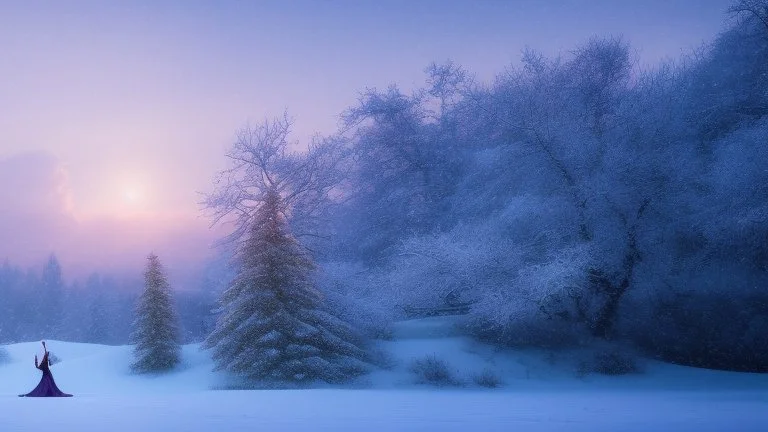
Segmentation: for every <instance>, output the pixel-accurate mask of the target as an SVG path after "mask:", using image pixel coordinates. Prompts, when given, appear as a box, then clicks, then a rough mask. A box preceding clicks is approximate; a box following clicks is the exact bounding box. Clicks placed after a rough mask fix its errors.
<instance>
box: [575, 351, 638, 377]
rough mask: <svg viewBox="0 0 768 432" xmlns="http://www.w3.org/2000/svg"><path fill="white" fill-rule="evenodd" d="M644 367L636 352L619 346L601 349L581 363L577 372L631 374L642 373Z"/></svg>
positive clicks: (613, 374)
mask: <svg viewBox="0 0 768 432" xmlns="http://www.w3.org/2000/svg"><path fill="white" fill-rule="evenodd" d="M641 372H642V368H641V367H640V365H639V364H638V362H637V358H636V357H635V355H634V354H632V353H630V352H627V351H624V350H620V349H618V348H607V349H600V350H598V351H596V352H594V353H593V355H592V357H591V358H589V359H588V360H583V361H581V362H580V363H579V367H578V370H577V373H578V375H579V376H584V375H587V374H590V373H597V374H601V375H610V376H618V375H629V374H635V373H641Z"/></svg>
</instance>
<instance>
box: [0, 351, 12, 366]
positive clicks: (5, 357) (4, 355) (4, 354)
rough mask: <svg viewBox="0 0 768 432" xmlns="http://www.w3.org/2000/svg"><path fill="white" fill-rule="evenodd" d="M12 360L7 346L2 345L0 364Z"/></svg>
mask: <svg viewBox="0 0 768 432" xmlns="http://www.w3.org/2000/svg"><path fill="white" fill-rule="evenodd" d="M10 361H11V356H10V355H9V354H8V351H7V350H6V349H5V347H2V346H0V365H1V364H4V363H8V362H10Z"/></svg>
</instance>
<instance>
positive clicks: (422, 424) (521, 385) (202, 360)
mask: <svg viewBox="0 0 768 432" xmlns="http://www.w3.org/2000/svg"><path fill="white" fill-rule="evenodd" d="M446 328H447V326H446V322H445V321H444V320H443V319H429V320H420V321H413V322H408V323H404V324H402V325H399V326H398V327H397V328H396V331H395V336H396V337H395V340H393V341H389V342H382V343H381V348H382V349H383V350H384V351H386V352H387V353H388V354H389V355H390V356H391V358H392V359H393V360H394V365H395V366H394V368H393V369H392V370H388V371H378V372H375V373H372V374H370V375H368V376H367V377H365V378H364V379H362V380H361V382H360V383H358V385H357V386H356V387H355V388H354V389H335V388H324V389H313V390H271V391H270V390H248V391H234V390H215V389H216V388H220V387H221V386H222V385H223V384H224V383H225V377H224V376H223V375H221V374H217V373H213V372H211V369H212V363H211V361H210V359H209V357H208V353H207V352H203V351H200V350H199V347H198V346H196V345H189V346H185V347H184V366H183V367H182V368H180V370H178V371H176V372H173V373H170V374H166V375H162V376H135V375H131V374H130V373H129V369H128V365H129V363H130V360H131V357H130V354H131V347H129V346H121V347H109V346H99V345H90V344H78V343H65V342H57V341H49V348H50V349H51V351H52V352H54V353H55V354H56V355H57V356H58V357H60V358H61V360H62V362H61V363H59V364H56V365H54V366H53V367H52V370H53V373H54V376H55V378H56V381H57V383H58V384H59V387H60V388H61V389H62V390H64V391H66V392H69V393H73V394H74V395H75V397H74V398H63V399H58V398H50V399H46V398H43V399H39V398H19V397H17V395H18V394H20V393H26V392H27V391H29V390H31V389H32V388H33V387H34V386H35V385H36V384H37V381H38V379H39V372H38V371H36V370H35V369H34V365H33V360H34V355H35V353H38V352H39V348H40V345H39V343H38V342H34V343H20V344H15V345H10V346H8V347H7V349H8V352H9V354H10V357H11V361H10V363H6V364H3V365H0V431H3V432H5V431H17V430H19V431H26V430H36V431H39V430H54V431H57V432H59V431H104V430H110V431H152V430H166V431H169V430H173V431H219V430H227V431H240V430H248V431H250V430H261V431H271V430H279V431H285V430H333V431H347V430H349V431H353V430H354V431H357V430H367V431H390V430H391V431H410V430H412V431H427V430H436V431H438V430H439V431H453V430H456V431H458V430H461V431H465V430H472V431H512V430H517V431H687V430H690V431H768V375H766V374H741V373H729V372H718V371H709V370H701V369H693V368H685V367H679V366H673V365H667V364H663V363H658V362H647V363H646V364H645V373H644V374H642V375H635V376H626V377H602V376H593V375H588V376H586V377H583V376H582V377H579V376H578V375H577V374H575V373H574V372H573V367H572V363H573V362H572V361H571V360H570V357H569V356H565V355H560V356H557V355H552V354H549V353H544V352H536V351H514V352H499V351H498V350H494V349H492V348H490V347H488V346H485V345H482V344H479V343H476V342H473V341H471V340H470V339H468V338H464V337H461V336H457V335H455V334H453V333H451V332H449V331H446ZM425 355H435V356H437V357H439V358H442V359H445V360H446V361H448V362H449V363H450V364H451V368H452V369H453V371H454V373H455V375H456V376H457V378H458V379H459V380H461V381H464V382H465V383H467V384H466V386H465V387H460V388H452V389H446V388H442V389H437V390H436V389H431V388H426V387H423V386H419V385H416V384H414V383H413V376H412V375H411V373H410V372H409V371H408V367H409V365H410V363H411V362H412V361H413V359H414V358H419V357H423V356H425ZM484 369H490V370H493V371H494V372H495V373H496V374H498V375H499V376H500V378H501V379H502V380H503V382H504V386H503V387H502V388H500V389H494V390H488V389H482V388H479V387H477V386H475V385H474V384H472V379H471V377H472V376H473V375H474V374H476V373H478V372H480V371H482V370H484Z"/></svg>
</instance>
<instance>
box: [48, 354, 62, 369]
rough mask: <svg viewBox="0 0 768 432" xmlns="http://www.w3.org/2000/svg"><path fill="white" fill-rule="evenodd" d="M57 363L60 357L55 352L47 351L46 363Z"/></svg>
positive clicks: (59, 361)
mask: <svg viewBox="0 0 768 432" xmlns="http://www.w3.org/2000/svg"><path fill="white" fill-rule="evenodd" d="M59 363H61V358H59V356H57V355H56V354H54V353H52V352H50V351H48V364H50V365H51V366H53V365H55V364H59Z"/></svg>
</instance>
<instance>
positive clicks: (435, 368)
mask: <svg viewBox="0 0 768 432" xmlns="http://www.w3.org/2000/svg"><path fill="white" fill-rule="evenodd" d="M411 372H412V373H413V374H415V375H416V383H417V384H429V385H433V386H437V387H447V386H458V385H461V382H460V381H459V380H458V379H457V378H456V376H455V375H454V373H453V372H452V371H451V368H450V367H449V365H448V363H447V362H446V361H445V360H442V359H440V358H437V356H435V355H428V356H426V357H424V358H420V359H416V360H414V361H413V363H412V364H411Z"/></svg>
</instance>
